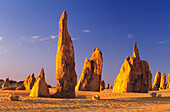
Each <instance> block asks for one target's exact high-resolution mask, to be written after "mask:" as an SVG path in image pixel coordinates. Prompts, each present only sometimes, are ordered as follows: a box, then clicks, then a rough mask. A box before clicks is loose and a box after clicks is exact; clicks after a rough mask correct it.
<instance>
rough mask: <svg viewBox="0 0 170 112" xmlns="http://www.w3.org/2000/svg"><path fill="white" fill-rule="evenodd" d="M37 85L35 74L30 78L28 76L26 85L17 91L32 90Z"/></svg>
mask: <svg viewBox="0 0 170 112" xmlns="http://www.w3.org/2000/svg"><path fill="white" fill-rule="evenodd" d="M34 83H35V77H34V73H33V74H32V75H31V76H30V75H29V76H28V77H27V78H26V79H25V81H24V83H23V84H22V85H21V86H20V87H17V88H16V90H25V89H27V90H28V89H32V87H33V85H34Z"/></svg>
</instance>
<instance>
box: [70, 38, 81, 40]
mask: <svg viewBox="0 0 170 112" xmlns="http://www.w3.org/2000/svg"><path fill="white" fill-rule="evenodd" d="M71 40H80V38H71Z"/></svg>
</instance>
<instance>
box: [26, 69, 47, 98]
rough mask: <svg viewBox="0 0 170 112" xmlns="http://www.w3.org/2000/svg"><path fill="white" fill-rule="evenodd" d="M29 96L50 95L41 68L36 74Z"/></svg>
mask: <svg viewBox="0 0 170 112" xmlns="http://www.w3.org/2000/svg"><path fill="white" fill-rule="evenodd" d="M29 96H30V97H49V96H50V93H49V89H48V86H47V83H46V82H45V73H44V69H43V68H42V69H41V73H40V75H39V76H38V78H37V80H36V82H35V83H34V86H33V88H32V90H31V93H30V95H29Z"/></svg>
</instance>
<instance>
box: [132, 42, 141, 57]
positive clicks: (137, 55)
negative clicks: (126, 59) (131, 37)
mask: <svg viewBox="0 0 170 112" xmlns="http://www.w3.org/2000/svg"><path fill="white" fill-rule="evenodd" d="M132 57H135V58H136V59H137V60H140V57H139V51H138V48H137V44H136V42H135V45H134V48H133V56H132Z"/></svg>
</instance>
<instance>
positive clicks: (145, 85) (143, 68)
mask: <svg viewBox="0 0 170 112" xmlns="http://www.w3.org/2000/svg"><path fill="white" fill-rule="evenodd" d="M151 89H152V74H151V72H150V70H149V65H148V63H147V62H146V61H142V60H140V57H139V51H138V48H137V45H136V42H135V46H134V50H133V56H132V57H129V56H128V57H126V59H125V62H124V63H123V65H122V67H121V69H120V73H119V75H118V76H117V78H116V80H115V82H114V87H113V92H116V93H125V92H141V93H143V92H148V90H151Z"/></svg>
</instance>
